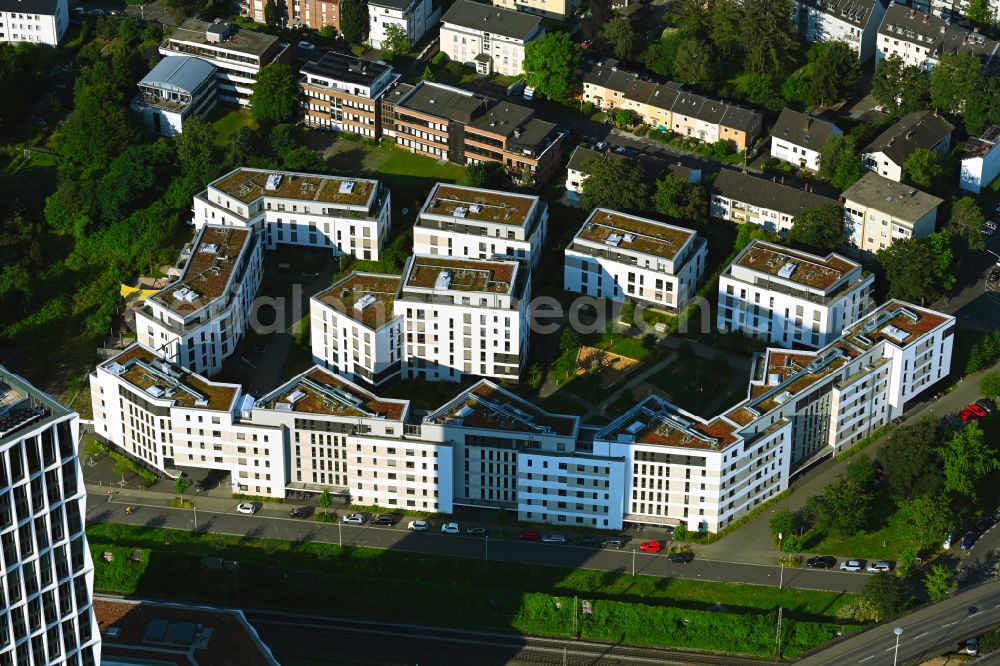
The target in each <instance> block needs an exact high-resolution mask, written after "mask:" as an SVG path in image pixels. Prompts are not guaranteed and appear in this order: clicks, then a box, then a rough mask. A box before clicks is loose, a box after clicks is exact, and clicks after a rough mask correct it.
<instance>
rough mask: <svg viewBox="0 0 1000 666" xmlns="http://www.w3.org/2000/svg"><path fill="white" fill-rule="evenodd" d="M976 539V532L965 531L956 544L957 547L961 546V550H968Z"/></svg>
mask: <svg viewBox="0 0 1000 666" xmlns="http://www.w3.org/2000/svg"><path fill="white" fill-rule="evenodd" d="M978 540H979V535H978V534H976V533H975V532H966V533H965V536H964V537H962V543H960V544H958V547H959V548H961V549H962V550H969V549H970V548H972V547H973V546H974V545H975V544H976V541H978Z"/></svg>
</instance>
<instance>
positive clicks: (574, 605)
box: [573, 595, 576, 638]
mask: <svg viewBox="0 0 1000 666" xmlns="http://www.w3.org/2000/svg"><path fill="white" fill-rule="evenodd" d="M573 638H576V596H575V595H574V596H573Z"/></svg>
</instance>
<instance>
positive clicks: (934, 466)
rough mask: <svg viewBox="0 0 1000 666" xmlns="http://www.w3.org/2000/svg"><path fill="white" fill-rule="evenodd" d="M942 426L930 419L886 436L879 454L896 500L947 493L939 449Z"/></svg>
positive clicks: (934, 419) (928, 417)
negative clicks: (944, 490)
mask: <svg viewBox="0 0 1000 666" xmlns="http://www.w3.org/2000/svg"><path fill="white" fill-rule="evenodd" d="M940 430H941V428H940V423H939V421H938V420H937V419H936V418H934V417H933V416H930V415H928V416H927V417H925V418H922V419H920V420H919V421H917V422H916V423H914V424H913V425H905V426H900V427H898V428H896V429H894V430H893V431H892V432H890V433H889V435H888V436H887V440H888V441H887V442H886V445H885V446H883V447H882V450H881V451H879V460H880V461H881V462H882V465H883V467H884V468H885V472H886V479H887V483H888V484H889V490H890V492H891V493H892V495H893V497H895V498H896V499H897V500H902V499H905V498H913V497H926V496H935V495H939V494H940V493H941V491H942V490H943V489H944V473H943V471H942V469H941V464H940V458H939V455H938V448H939V447H940V445H941V442H940V438H941V435H940Z"/></svg>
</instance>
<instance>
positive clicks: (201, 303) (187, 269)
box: [152, 225, 254, 314]
mask: <svg viewBox="0 0 1000 666" xmlns="http://www.w3.org/2000/svg"><path fill="white" fill-rule="evenodd" d="M253 234H254V231H252V230H251V229H240V228H237V227H220V226H215V225H205V226H204V227H202V230H201V233H200V234H199V236H198V240H197V242H196V243H195V245H194V247H193V248H192V250H191V256H190V258H188V261H187V264H186V265H185V266H184V273H183V274H182V275H181V277H180V278H179V279H178V280H177V281H175V282H172V283H170V284H169V285H167V287H166V288H165V289H161V290H160V291H158V292H156V293H155V294H153V296H152V298H153V300H155V301H157V302H159V303H161V304H163V305H165V306H166V307H168V308H170V309H171V310H173V311H174V312H177V313H181V314H183V313H188V312H194V311H195V310H200V309H201V308H203V307H205V306H206V305H208V304H209V303H211V302H212V301H214V300H215V299H217V298H219V297H220V296H222V294H223V293H224V292H225V290H226V287H227V286H228V285H229V281H230V279H231V278H232V277H233V271H234V270H235V268H236V265H237V264H238V263H239V261H240V257H241V256H242V255H243V252H244V251H245V250H246V248H247V247H248V246H249V244H250V241H251V239H252V238H253Z"/></svg>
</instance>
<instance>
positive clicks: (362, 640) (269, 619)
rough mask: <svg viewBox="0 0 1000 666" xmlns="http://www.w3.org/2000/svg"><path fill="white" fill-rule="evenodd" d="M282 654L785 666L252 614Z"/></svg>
mask: <svg viewBox="0 0 1000 666" xmlns="http://www.w3.org/2000/svg"><path fill="white" fill-rule="evenodd" d="M244 614H245V615H246V617H247V620H249V621H250V623H251V624H253V625H254V627H255V628H256V629H257V632H258V633H259V634H260V636H261V639H263V641H264V642H265V643H267V644H268V645H269V646H270V647H271V649H272V650H274V651H275V653H276V654H281V653H288V654H293V655H297V656H303V657H305V656H310V657H312V658H315V657H316V656H317V655H330V656H331V659H335V660H336V663H338V664H355V663H356V664H431V665H433V666H451V665H452V664H454V665H456V666H459V665H461V666H465V665H467V664H480V665H487V666H494V665H497V666H499V665H500V664H511V665H524V666H543V665H552V666H598V665H600V666H645V665H647V664H657V665H658V666H662V665H664V664H667V665H682V664H713V665H715V666H769V665H771V664H775V663H778V662H772V661H767V660H762V659H752V658H744V657H736V656H730V655H720V654H705V653H699V652H683V651H676V650H657V649H651V648H639V647H629V646H623V645H614V644H607V643H593V642H586V641H570V640H562V639H554V638H538V637H533V636H521V635H517V634H509V633H501V632H491V631H474V630H465V629H450V628H445V627H430V626H426V627H425V626H416V625H407V624H396V623H382V622H369V621H365V620H354V619H347V618H335V617H322V616H313V615H299V614H292V613H281V612H271V611H258V610H245V611H244Z"/></svg>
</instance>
